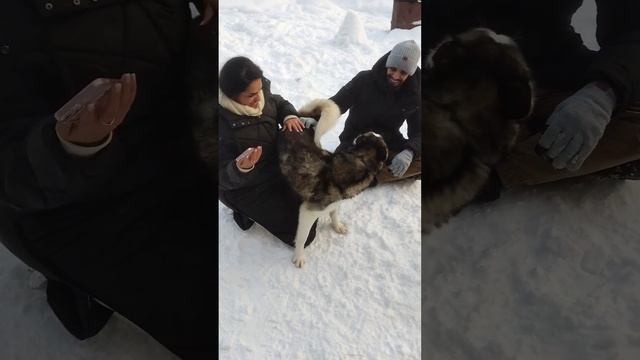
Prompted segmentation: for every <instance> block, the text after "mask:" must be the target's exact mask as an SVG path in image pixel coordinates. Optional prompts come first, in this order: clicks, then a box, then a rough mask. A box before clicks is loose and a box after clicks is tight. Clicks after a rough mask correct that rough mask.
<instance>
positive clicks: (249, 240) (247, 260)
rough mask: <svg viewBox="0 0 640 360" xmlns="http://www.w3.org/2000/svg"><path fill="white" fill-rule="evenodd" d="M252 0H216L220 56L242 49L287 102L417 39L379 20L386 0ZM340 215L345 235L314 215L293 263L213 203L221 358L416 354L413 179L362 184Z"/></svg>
mask: <svg viewBox="0 0 640 360" xmlns="http://www.w3.org/2000/svg"><path fill="white" fill-rule="evenodd" d="M254 3H255V2H249V1H235V0H234V1H232V0H226V1H221V2H220V7H221V10H220V46H219V48H220V66H222V65H223V64H224V62H225V61H226V60H228V59H229V58H231V57H233V56H237V55H245V56H247V57H249V58H251V59H252V60H253V61H255V62H256V63H257V64H258V65H259V66H260V67H261V68H262V69H263V71H264V73H265V76H266V77H268V78H269V79H271V82H272V91H273V92H274V93H276V94H281V95H282V96H283V97H284V98H285V99H288V100H289V101H291V102H292V103H293V104H294V106H296V107H300V106H302V105H303V104H304V103H306V102H308V101H309V100H312V99H314V98H318V97H322V98H327V97H329V96H332V95H333V94H335V93H336V92H337V91H338V90H339V89H340V88H341V87H342V86H343V85H344V84H346V83H347V82H348V81H349V80H351V78H353V77H354V76H355V75H356V74H357V73H358V72H359V71H362V70H366V69H370V68H371V66H372V65H373V64H374V63H375V62H376V61H377V60H378V58H380V57H381V56H382V55H384V54H385V53H386V52H387V51H389V50H390V49H391V48H392V47H393V45H395V44H396V43H398V42H400V41H402V40H407V39H413V40H415V41H416V42H418V44H419V43H420V27H417V28H414V29H412V30H394V31H391V32H390V31H389V27H390V20H391V11H392V5H393V2H392V1H388V0H376V1H357V0H352V1H327V0H298V1H284V0H272V1H265V2H262V3H261V5H259V6H258V5H256V4H254ZM254 5H255V6H254ZM345 118H346V117H343V118H342V120H343V121H344V119H345ZM343 126H344V123H343V122H341V124H340V125H339V126H337V128H336V129H334V131H333V132H331V133H329V134H328V135H326V136H325V137H324V138H323V145H324V146H325V148H327V149H329V150H333V149H334V148H335V146H337V144H338V141H337V136H338V134H339V133H340V132H341V130H342V128H343ZM341 214H342V219H343V220H344V222H345V223H346V224H347V225H348V226H349V230H350V231H349V234H348V235H346V236H341V235H338V234H336V233H335V232H333V230H332V229H331V227H330V225H329V223H328V219H327V220H325V221H323V222H321V223H320V224H319V226H318V232H317V234H318V235H317V238H316V240H315V242H314V243H313V244H312V245H311V246H309V248H307V250H306V255H307V264H306V265H305V267H304V268H303V269H298V268H295V267H294V266H293V264H292V263H291V256H292V254H293V252H292V249H291V248H289V247H287V246H286V245H283V244H282V243H281V242H280V241H279V240H277V239H276V238H275V237H274V236H272V235H270V234H269V233H268V232H267V231H266V230H264V229H263V228H261V227H259V226H254V227H253V228H252V229H250V230H249V231H247V232H243V231H241V230H240V229H239V228H238V227H237V226H236V225H235V223H234V222H233V219H232V217H231V211H230V210H229V209H227V208H226V207H225V206H224V205H222V204H220V211H219V224H220V240H219V241H220V242H219V250H220V264H219V270H220V272H219V280H220V285H219V289H220V300H219V309H220V311H219V314H220V326H219V332H220V334H219V355H220V359H233V360H236V359H419V358H420V182H419V181H418V182H409V183H404V184H399V185H394V186H379V187H376V188H373V189H370V190H367V191H365V192H364V193H362V194H360V195H359V196H357V197H356V198H354V199H353V200H349V201H345V202H343V205H342V206H341Z"/></svg>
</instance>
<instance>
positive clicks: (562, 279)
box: [422, 0, 640, 360]
mask: <svg viewBox="0 0 640 360" xmlns="http://www.w3.org/2000/svg"><path fill="white" fill-rule="evenodd" d="M594 17H595V11H594V2H593V0H591V1H585V5H584V7H583V8H582V10H581V11H580V12H579V13H578V14H577V15H576V16H575V17H574V24H575V27H576V29H577V30H578V31H580V32H581V33H582V35H583V39H584V41H585V44H587V46H589V47H590V48H594V49H595V48H597V47H598V45H597V42H596V41H595V38H594ZM639 202H640V182H631V181H627V182H624V181H617V182H616V181H590V182H586V183H577V184H576V183H573V184H552V185H547V186H541V187H537V188H533V189H528V190H520V191H512V192H507V193H505V194H503V195H502V197H501V199H499V200H498V201H496V202H494V203H492V204H487V205H483V206H474V207H469V208H467V209H466V210H464V211H463V212H462V213H461V214H460V215H459V216H457V217H455V218H454V219H453V220H452V221H451V222H450V223H449V224H448V225H447V226H445V227H443V228H442V229H440V230H438V231H436V232H434V233H432V234H430V235H429V236H427V237H425V238H423V240H422V241H423V245H424V246H423V251H422V266H423V276H422V289H423V294H422V295H423V301H424V303H423V307H422V321H423V333H422V341H423V342H422V354H423V357H424V358H425V359H437V360H485V359H486V360H507V359H518V360H539V359H545V360H570V359H576V360H591V359H611V360H613V359H616V360H618V359H620V360H630V359H640V222H638V204H639Z"/></svg>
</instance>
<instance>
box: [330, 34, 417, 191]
mask: <svg viewBox="0 0 640 360" xmlns="http://www.w3.org/2000/svg"><path fill="white" fill-rule="evenodd" d="M419 59H420V48H419V47H418V44H416V42H415V41H413V40H407V41H403V42H400V43H398V44H396V45H395V46H394V47H393V49H392V50H391V51H390V52H388V53H386V54H385V55H384V56H382V57H381V58H380V59H379V60H378V61H377V62H376V63H375V64H374V65H373V67H372V68H371V70H365V71H361V72H359V73H358V74H357V75H356V76H355V77H354V78H353V79H352V80H351V81H349V82H348V83H347V84H346V85H345V86H344V87H342V89H340V91H338V93H337V94H335V95H334V96H332V97H331V98H330V99H331V100H333V101H334V102H335V103H336V105H337V106H338V107H339V108H340V112H341V113H343V114H344V113H345V112H346V111H347V110H350V111H349V117H348V118H347V121H346V123H345V127H344V131H343V132H342V134H340V145H339V146H338V148H337V149H336V152H337V151H342V150H344V149H346V148H347V147H349V146H351V144H352V143H353V140H354V139H355V138H356V137H357V136H358V135H360V134H362V133H365V132H367V131H374V132H376V133H378V134H380V135H381V136H382V138H383V139H384V141H385V142H386V143H387V146H388V147H389V161H390V164H389V167H388V168H384V169H383V170H382V171H381V172H380V174H379V175H378V177H377V180H378V182H390V181H395V180H400V179H404V178H416V177H417V176H418V175H420V152H421V146H422V145H421V130H420V78H421V75H420V67H418V61H419ZM405 121H406V122H407V125H408V131H407V135H408V137H409V139H406V138H404V137H403V136H402V134H401V133H400V126H402V124H403V123H404V122H405Z"/></svg>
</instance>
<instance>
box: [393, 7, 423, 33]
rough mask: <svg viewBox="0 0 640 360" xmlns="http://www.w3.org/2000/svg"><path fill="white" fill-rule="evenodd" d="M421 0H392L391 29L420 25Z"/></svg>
mask: <svg viewBox="0 0 640 360" xmlns="http://www.w3.org/2000/svg"><path fill="white" fill-rule="evenodd" d="M421 19H422V0H393V12H392V14H391V30H393V29H411V28H414V27H416V26H419V25H420V20H421Z"/></svg>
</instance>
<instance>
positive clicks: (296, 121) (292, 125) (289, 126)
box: [282, 117, 304, 132]
mask: <svg viewBox="0 0 640 360" xmlns="http://www.w3.org/2000/svg"><path fill="white" fill-rule="evenodd" d="M283 125H284V127H283V128H282V130H288V131H294V130H295V131H297V132H302V131H303V130H304V124H303V123H302V121H300V118H298V117H292V118H288V119H287V120H285V121H284V124H283Z"/></svg>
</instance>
